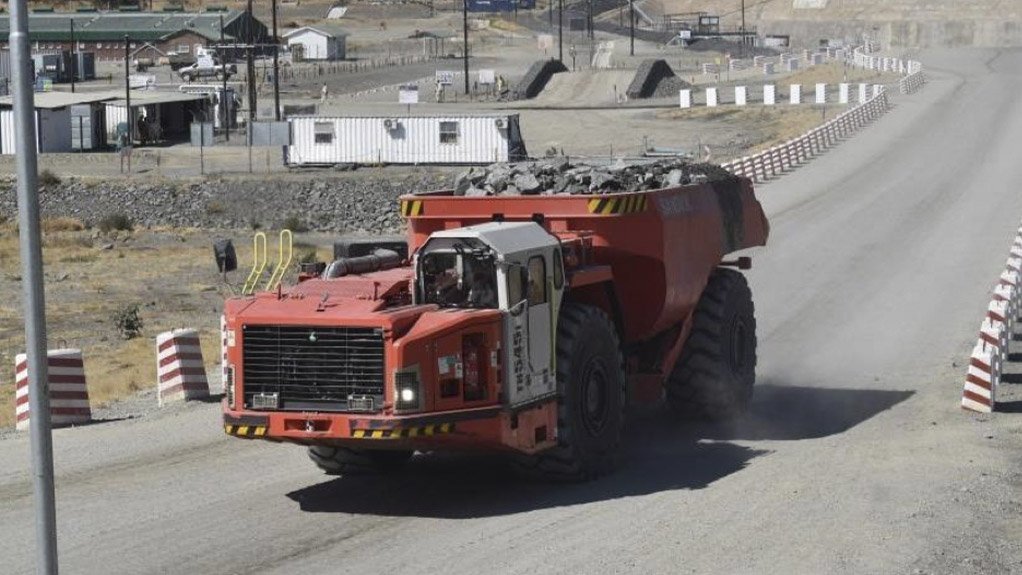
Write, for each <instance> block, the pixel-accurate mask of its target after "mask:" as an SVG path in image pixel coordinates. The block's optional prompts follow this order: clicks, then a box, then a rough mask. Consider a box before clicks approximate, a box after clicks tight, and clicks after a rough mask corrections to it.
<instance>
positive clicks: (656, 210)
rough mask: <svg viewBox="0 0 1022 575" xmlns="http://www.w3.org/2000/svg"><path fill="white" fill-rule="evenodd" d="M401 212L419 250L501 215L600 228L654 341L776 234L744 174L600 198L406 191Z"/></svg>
mask: <svg viewBox="0 0 1022 575" xmlns="http://www.w3.org/2000/svg"><path fill="white" fill-rule="evenodd" d="M401 213H402V215H403V216H405V217H406V218H407V219H408V223H409V242H410V248H411V249H412V250H415V249H418V247H419V246H421V245H422V244H423V243H424V242H425V241H426V239H427V238H428V237H429V235H430V234H432V233H433V232H436V231H439V230H444V229H452V228H459V227H464V226H469V225H472V224H477V223H481V222H485V221H490V220H492V219H494V218H503V219H505V220H508V221H517V220H530V219H533V218H534V217H535V216H536V215H542V216H543V222H544V225H545V226H546V227H547V228H548V229H549V230H550V231H552V232H588V233H591V234H592V241H593V248H594V255H595V260H596V262H597V263H599V264H607V265H610V266H611V268H612V270H613V276H614V289H615V292H616V295H617V298H618V300H619V302H620V306H621V312H622V313H621V315H622V322H623V324H624V330H625V340H626V341H627V342H636V341H643V340H647V339H650V338H651V337H653V336H655V335H656V334H658V333H660V332H661V331H663V330H665V329H668V328H670V327H672V326H675V325H677V324H678V323H679V322H681V321H682V320H684V319H685V318H686V317H687V316H688V313H689V312H690V311H691V310H692V309H693V307H694V306H695V305H696V303H697V302H698V300H699V296H700V295H701V294H702V291H703V288H704V287H705V286H706V282H707V279H708V278H709V274H710V272H711V271H712V270H713V269H714V268H715V267H716V266H717V265H718V264H719V263H720V261H721V259H722V258H723V257H724V256H726V255H727V254H730V253H732V252H735V251H738V250H741V249H744V248H749V247H753V246H762V245H765V244H766V240H767V235H768V233H769V224H768V223H767V220H766V216H765V215H764V213H763V208H762V206H760V203H759V201H757V200H756V198H755V196H754V193H753V188H752V183H751V182H750V181H749V180H748V179H745V178H733V179H732V178H728V179H724V180H718V181H714V182H708V183H702V184H691V185H686V186H680V187H675V188H665V189H660V190H652V191H645V192H627V193H617V194H601V195H529V196H524V195H507V196H483V197H466V196H456V195H455V194H454V192H453V191H442V192H431V193H426V194H414V195H407V196H403V197H402V198H401Z"/></svg>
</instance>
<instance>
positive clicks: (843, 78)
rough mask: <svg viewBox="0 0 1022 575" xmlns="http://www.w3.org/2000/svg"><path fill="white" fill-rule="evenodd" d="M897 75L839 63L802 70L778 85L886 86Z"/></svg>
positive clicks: (893, 80) (894, 79) (895, 79)
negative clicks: (844, 83) (845, 84)
mask: <svg viewBox="0 0 1022 575" xmlns="http://www.w3.org/2000/svg"><path fill="white" fill-rule="evenodd" d="M897 79H898V75H897V74H883V73H879V72H874V71H873V70H863V69H861V68H855V67H852V66H848V67H846V66H845V65H844V64H840V63H830V64H822V65H820V66H811V67H809V68H803V69H801V70H799V71H797V72H795V73H793V74H792V75H790V76H787V77H785V78H783V79H782V80H781V81H779V82H778V84H802V85H803V86H813V85H816V84H839V83H841V82H849V83H855V82H869V83H871V84H887V83H890V82H895V81H897Z"/></svg>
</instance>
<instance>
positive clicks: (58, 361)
mask: <svg viewBox="0 0 1022 575" xmlns="http://www.w3.org/2000/svg"><path fill="white" fill-rule="evenodd" d="M46 356H47V375H48V382H49V390H50V422H51V423H52V424H53V426H54V427H59V426H64V425H74V424H79V423H88V422H90V421H92V408H91V407H89V390H88V387H87V386H86V384H85V364H84V362H83V361H82V351H81V350H80V349H54V350H50V351H49V352H47V354H46ZM14 372H15V378H14V379H15V395H14V413H15V419H16V424H15V427H16V428H17V429H19V430H25V429H28V425H29V417H30V416H31V413H29V402H28V392H29V385H28V358H27V356H26V355H25V354H23V353H20V354H18V356H17V357H16V358H15V359H14Z"/></svg>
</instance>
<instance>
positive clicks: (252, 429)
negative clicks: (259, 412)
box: [224, 423, 266, 439]
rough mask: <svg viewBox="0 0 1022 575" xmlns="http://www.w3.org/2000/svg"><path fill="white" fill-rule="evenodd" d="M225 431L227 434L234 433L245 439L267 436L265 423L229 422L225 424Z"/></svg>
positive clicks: (235, 435)
mask: <svg viewBox="0 0 1022 575" xmlns="http://www.w3.org/2000/svg"><path fill="white" fill-rule="evenodd" d="M224 432H225V433H227V435H233V436H234V437H241V438H243V439H255V438H257V437H265V436H266V426H265V425H231V424H229V423H225V424H224Z"/></svg>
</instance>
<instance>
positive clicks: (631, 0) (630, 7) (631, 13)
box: [628, 0, 635, 56]
mask: <svg viewBox="0 0 1022 575" xmlns="http://www.w3.org/2000/svg"><path fill="white" fill-rule="evenodd" d="M628 12H629V16H631V18H632V20H631V42H632V44H631V54H632V56H634V55H635V0H628Z"/></svg>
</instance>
